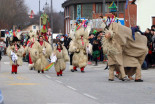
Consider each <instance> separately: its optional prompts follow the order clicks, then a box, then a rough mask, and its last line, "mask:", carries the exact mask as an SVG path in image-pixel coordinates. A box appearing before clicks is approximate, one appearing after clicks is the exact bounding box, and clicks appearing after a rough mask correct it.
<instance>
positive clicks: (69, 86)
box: [67, 86, 77, 91]
mask: <svg viewBox="0 0 155 104" xmlns="http://www.w3.org/2000/svg"><path fill="white" fill-rule="evenodd" d="M67 87H68V88H70V89H72V90H74V91H76V90H77V89H75V88H73V87H71V86H67Z"/></svg>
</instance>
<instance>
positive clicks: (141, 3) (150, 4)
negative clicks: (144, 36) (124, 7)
mask: <svg viewBox="0 0 155 104" xmlns="http://www.w3.org/2000/svg"><path fill="white" fill-rule="evenodd" d="M136 4H137V25H139V26H140V27H141V30H142V31H145V30H146V28H151V26H152V25H155V0H136Z"/></svg>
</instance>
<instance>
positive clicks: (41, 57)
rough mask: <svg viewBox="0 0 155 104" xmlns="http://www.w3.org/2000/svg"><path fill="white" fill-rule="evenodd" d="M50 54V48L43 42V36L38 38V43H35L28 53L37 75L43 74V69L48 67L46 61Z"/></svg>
mask: <svg viewBox="0 0 155 104" xmlns="http://www.w3.org/2000/svg"><path fill="white" fill-rule="evenodd" d="M51 53H52V47H51V45H50V44H49V43H47V42H46V41H44V40H43V36H39V41H36V42H35V43H34V44H33V46H32V49H31V51H30V55H31V59H32V62H33V63H34V68H35V70H37V71H38V73H40V72H42V73H44V70H43V69H44V68H45V67H46V66H48V65H49V62H48V59H49V57H50V55H51Z"/></svg>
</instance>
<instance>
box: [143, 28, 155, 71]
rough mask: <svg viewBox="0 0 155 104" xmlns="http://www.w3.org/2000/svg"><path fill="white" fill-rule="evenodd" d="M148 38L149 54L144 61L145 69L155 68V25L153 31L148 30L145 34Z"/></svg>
mask: <svg viewBox="0 0 155 104" xmlns="http://www.w3.org/2000/svg"><path fill="white" fill-rule="evenodd" d="M144 35H145V36H146V37H147V46H148V49H149V52H148V54H147V56H146V59H145V61H144V65H143V66H144V69H147V68H152V67H155V25H152V26H151V29H149V28H147V29H146V31H145V32H144Z"/></svg>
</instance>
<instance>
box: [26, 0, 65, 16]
mask: <svg viewBox="0 0 155 104" xmlns="http://www.w3.org/2000/svg"><path fill="white" fill-rule="evenodd" d="M46 1H47V3H48V4H49V6H51V5H50V4H51V0H40V6H41V9H40V10H41V11H42V10H43V7H44V6H45V3H46ZM64 1H66V0H53V9H54V10H55V11H57V12H59V11H64V9H63V8H62V3H64ZM25 4H26V5H27V6H28V7H29V12H30V11H31V10H33V11H34V13H35V14H36V13H37V12H38V11H39V0H25Z"/></svg>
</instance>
